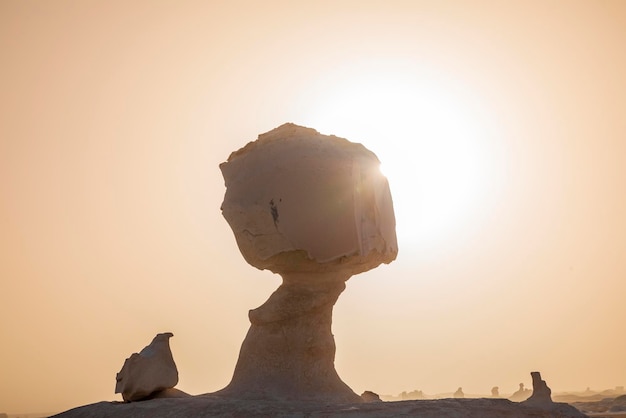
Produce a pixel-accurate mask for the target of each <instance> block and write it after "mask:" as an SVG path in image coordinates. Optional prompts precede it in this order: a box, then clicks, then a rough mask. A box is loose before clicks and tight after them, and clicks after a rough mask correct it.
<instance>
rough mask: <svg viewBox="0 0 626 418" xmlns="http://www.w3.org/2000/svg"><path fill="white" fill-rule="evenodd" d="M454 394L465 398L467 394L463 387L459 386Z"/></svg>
mask: <svg viewBox="0 0 626 418" xmlns="http://www.w3.org/2000/svg"><path fill="white" fill-rule="evenodd" d="M452 396H454V397H455V398H464V397H465V394H464V393H463V388H458V389H457V390H456V392H454V395H452Z"/></svg>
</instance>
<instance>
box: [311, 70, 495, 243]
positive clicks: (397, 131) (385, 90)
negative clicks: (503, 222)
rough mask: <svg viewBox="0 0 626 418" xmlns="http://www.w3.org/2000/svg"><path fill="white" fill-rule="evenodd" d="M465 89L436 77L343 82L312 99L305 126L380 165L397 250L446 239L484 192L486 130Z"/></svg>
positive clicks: (487, 159) (467, 220)
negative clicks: (372, 156)
mask: <svg viewBox="0 0 626 418" xmlns="http://www.w3.org/2000/svg"><path fill="white" fill-rule="evenodd" d="M481 109H482V108H481V107H480V103H479V102H478V101H477V100H476V98H475V97H473V96H472V95H471V94H470V91H469V90H468V89H466V88H463V87H460V86H458V85H454V83H450V82H448V80H444V79H442V78H440V77H431V78H428V77H421V78H420V77H415V76H405V77H399V76H398V74H393V75H392V76H387V77H385V76H381V75H379V74H375V75H370V76H364V77H359V78H350V79H349V80H342V81H341V83H336V84H335V85H331V86H328V88H327V89H325V90H322V92H321V93H320V94H319V95H318V96H317V99H316V100H315V103H314V107H313V108H312V109H311V111H310V112H309V113H308V115H307V118H306V119H307V120H306V124H308V126H311V127H314V128H315V129H317V130H318V131H319V132H321V133H323V134H334V135H337V136H341V137H344V138H347V139H349V140H351V141H354V142H361V143H363V144H364V145H365V146H367V147H368V148H369V149H370V150H372V151H374V152H375V153H376V155H377V156H378V157H379V159H380V160H381V171H382V172H383V173H384V174H385V175H386V176H387V178H388V180H389V184H390V187H391V192H392V197H393V201H394V208H395V212H396V222H397V233H398V240H399V245H400V248H404V249H406V248H407V247H413V248H417V247H420V246H425V247H432V246H433V245H435V244H437V243H445V242H447V241H449V240H450V239H453V237H454V235H455V233H458V232H459V231H460V229H462V228H463V227H464V225H468V224H469V223H471V222H472V216H474V215H476V213H477V212H479V211H480V205H481V199H483V198H484V196H485V194H486V193H487V192H488V190H487V189H488V185H489V180H488V175H489V166H490V155H489V151H490V150H489V148H488V146H487V145H486V144H487V142H486V141H485V138H486V137H487V127H486V126H485V117H484V113H483V112H482V111H481Z"/></svg>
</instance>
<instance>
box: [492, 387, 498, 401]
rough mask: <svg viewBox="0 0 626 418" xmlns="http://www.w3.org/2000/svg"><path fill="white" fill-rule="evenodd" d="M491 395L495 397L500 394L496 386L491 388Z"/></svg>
mask: <svg viewBox="0 0 626 418" xmlns="http://www.w3.org/2000/svg"><path fill="white" fill-rule="evenodd" d="M491 396H492V397H494V398H497V397H499V396H500V390H499V388H498V387H497V386H494V387H492V388H491Z"/></svg>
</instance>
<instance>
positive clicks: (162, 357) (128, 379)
mask: <svg viewBox="0 0 626 418" xmlns="http://www.w3.org/2000/svg"><path fill="white" fill-rule="evenodd" d="M173 336H174V334H172V333H171V332H166V333H163V334H157V336H156V337H154V339H153V340H152V342H151V343H150V345H148V346H146V347H144V349H143V350H141V351H140V352H139V353H133V354H132V355H131V356H130V357H129V358H127V359H126V361H125V362H124V365H123V366H122V370H120V372H119V373H118V374H117V376H116V377H115V379H116V380H117V384H116V385H115V393H121V394H122V398H123V399H124V401H126V402H133V401H139V400H142V399H148V398H150V397H151V396H152V395H154V394H155V393H156V392H159V391H162V390H164V389H169V388H173V387H174V386H176V384H177V383H178V370H177V368H176V363H174V358H173V357H172V351H171V350H170V343H169V339H170V337H173Z"/></svg>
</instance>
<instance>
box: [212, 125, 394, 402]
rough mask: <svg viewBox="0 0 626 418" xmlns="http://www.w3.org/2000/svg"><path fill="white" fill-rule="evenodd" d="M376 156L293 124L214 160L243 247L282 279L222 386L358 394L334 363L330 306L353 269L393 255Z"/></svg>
mask: <svg viewBox="0 0 626 418" xmlns="http://www.w3.org/2000/svg"><path fill="white" fill-rule="evenodd" d="M379 165H380V162H379V161H378V159H377V158H376V156H375V155H374V154H373V153H372V152H371V151H369V150H367V149H366V148H365V147H364V146H362V145H360V144H355V143H352V142H349V141H347V140H345V139H342V138H338V137H335V136H324V135H320V134H319V133H318V132H317V131H315V130H313V129H309V128H304V127H301V126H297V125H293V124H285V125H282V126H280V127H278V128H276V129H274V130H273V131H270V132H268V133H266V134H263V135H260V136H259V138H258V140H257V141H254V142H251V143H249V144H247V145H246V146H245V147H243V148H242V149H240V150H238V151H236V152H234V153H232V154H231V155H230V157H229V158H228V161H227V162H225V163H223V164H221V165H220V169H221V170H222V174H223V176H224V180H225V183H226V194H225V196H224V202H223V203H222V213H223V215H224V217H225V218H226V220H227V221H228V223H229V225H230V227H231V228H232V230H233V233H234V235H235V239H236V241H237V245H238V247H239V249H240V251H241V253H242V255H243V256H244V258H245V259H246V261H247V262H248V263H250V264H251V265H253V266H254V267H257V268H259V269H268V270H271V271H273V272H275V273H278V274H280V275H281V276H282V278H283V283H282V285H281V286H280V287H279V288H278V289H277V290H276V291H275V292H274V293H273V294H272V295H271V296H270V298H269V299H268V300H267V302H265V303H264V304H263V305H262V306H261V307H259V308H257V309H254V310H251V311H250V314H249V318H250V322H251V327H250V330H249V331H248V334H247V336H246V338H245V340H244V342H243V345H242V347H241V351H240V354H239V360H238V362H237V366H236V367H235V372H234V374H233V378H232V381H231V382H230V384H229V385H228V386H227V387H226V388H225V389H223V390H222V391H220V392H219V394H222V395H229V396H236V397H240V398H249V399H285V400H289V399H294V400H321V399H323V400H324V401H326V402H333V401H335V402H360V401H361V400H362V398H361V397H360V396H358V395H357V394H355V393H354V392H353V391H352V390H351V389H350V388H349V387H348V386H347V385H346V384H345V383H344V382H343V381H342V380H341V379H340V378H339V376H338V375H337V372H336V371H335V367H334V358H335V342H334V338H333V335H332V331H331V324H332V308H333V305H334V304H335V302H336V301H337V298H338V297H339V294H340V293H341V292H342V291H343V290H344V289H345V281H346V280H348V279H349V278H350V277H351V276H352V275H354V274H358V273H361V272H364V271H367V270H370V269H372V268H374V267H376V266H378V265H379V264H381V263H389V262H391V261H393V260H394V259H395V257H396V255H397V251H398V250H397V242H396V235H395V218H394V213H393V204H392V201H391V194H390V192H389V186H388V183H387V179H386V178H385V177H384V176H383V175H382V174H381V172H380V170H379Z"/></svg>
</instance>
